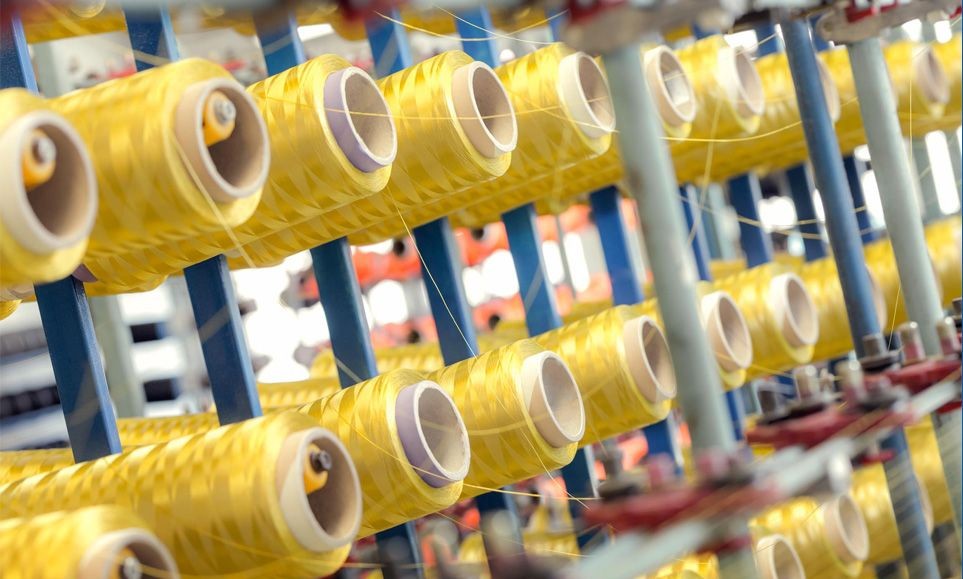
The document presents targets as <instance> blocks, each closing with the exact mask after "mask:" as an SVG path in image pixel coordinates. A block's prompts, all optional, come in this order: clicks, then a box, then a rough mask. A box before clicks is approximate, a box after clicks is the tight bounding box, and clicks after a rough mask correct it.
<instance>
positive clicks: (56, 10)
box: [21, 0, 127, 44]
mask: <svg viewBox="0 0 963 579" xmlns="http://www.w3.org/2000/svg"><path fill="white" fill-rule="evenodd" d="M106 5H107V2H106V0H72V1H70V2H64V3H58V2H32V3H31V5H30V9H29V10H24V11H23V12H22V16H21V18H22V20H23V28H24V32H25V33H26V35H27V42H29V43H31V44H34V43H38V42H49V41H51V40H60V39H61V38H72V37H74V36H85V35H88V34H103V33H105V32H117V31H118V30H124V29H125V28H126V27H127V23H126V21H125V20H124V13H123V12H121V11H120V10H117V9H115V8H113V7H112V8H106Z"/></svg>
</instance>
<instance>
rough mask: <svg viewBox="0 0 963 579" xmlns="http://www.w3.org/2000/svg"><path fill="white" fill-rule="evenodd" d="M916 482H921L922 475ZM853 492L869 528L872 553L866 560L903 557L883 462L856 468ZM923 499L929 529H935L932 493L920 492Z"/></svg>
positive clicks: (870, 552)
mask: <svg viewBox="0 0 963 579" xmlns="http://www.w3.org/2000/svg"><path fill="white" fill-rule="evenodd" d="M914 476H915V474H914ZM916 481H917V483H919V478H918V477H916ZM922 489H923V486H922V485H920V490H922ZM850 494H852V496H853V499H854V500H855V501H856V503H857V504H858V505H859V510H860V511H861V512H862V514H863V519H865V520H866V528H867V529H868V530H869V554H868V555H867V557H866V562H867V563H872V564H881V563H888V562H890V561H896V560H901V559H902V558H903V549H902V547H901V546H900V542H899V531H898V530H897V529H896V515H895V514H894V513H893V503H892V501H891V500H890V495H889V488H888V486H887V484H886V472H885V471H884V470H883V465H881V464H874V465H870V466H865V467H863V468H860V469H858V470H856V472H854V473H853V485H852V489H851V490H850ZM920 498H921V499H923V516H924V517H925V518H926V525H927V530H928V531H929V532H932V530H933V507H932V505H931V504H930V502H929V495H928V494H927V493H920Z"/></svg>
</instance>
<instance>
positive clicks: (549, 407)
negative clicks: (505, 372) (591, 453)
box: [521, 352, 585, 448]
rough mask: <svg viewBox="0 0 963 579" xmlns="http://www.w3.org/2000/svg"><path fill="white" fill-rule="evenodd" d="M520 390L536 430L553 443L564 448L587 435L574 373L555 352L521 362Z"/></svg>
mask: <svg viewBox="0 0 963 579" xmlns="http://www.w3.org/2000/svg"><path fill="white" fill-rule="evenodd" d="M521 381H522V383H521V392H522V395H523V397H524V398H523V401H524V403H525V407H526V408H528V413H529V416H531V418H532V422H534V423H535V429H536V430H538V433H539V434H540V435H541V436H542V438H543V439H545V442H547V443H548V444H549V445H550V446H552V447H554V448H562V447H564V446H567V445H569V444H571V443H573V442H578V441H579V440H581V439H582V436H583V435H584V434H585V407H584V406H583V405H582V395H581V393H580V392H579V390H578V385H577V384H576V383H575V378H574V377H573V376H572V372H571V371H570V370H569V369H568V366H566V365H565V362H563V361H562V359H561V358H559V357H558V355H556V354H555V353H553V352H540V353H538V354H535V355H534V356H529V357H527V358H525V361H524V362H522V375H521Z"/></svg>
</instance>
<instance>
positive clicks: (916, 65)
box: [913, 46, 950, 105]
mask: <svg viewBox="0 0 963 579" xmlns="http://www.w3.org/2000/svg"><path fill="white" fill-rule="evenodd" d="M919 48H922V52H920V53H916V54H914V55H913V77H914V79H915V81H916V85H917V86H918V87H920V90H921V91H923V94H924V95H926V98H927V100H929V101H930V102H932V103H937V104H941V105H945V104H946V103H948V102H950V81H949V78H947V76H946V70H945V69H944V68H943V63H942V62H940V59H939V58H937V56H936V54H935V53H934V52H933V49H932V48H931V47H929V46H923V47H919Z"/></svg>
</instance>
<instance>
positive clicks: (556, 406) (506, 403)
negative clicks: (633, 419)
mask: <svg viewBox="0 0 963 579" xmlns="http://www.w3.org/2000/svg"><path fill="white" fill-rule="evenodd" d="M425 377H426V378H427V379H429V380H433V381H435V382H437V383H438V384H440V385H441V387H442V388H444V389H445V390H447V391H448V392H449V394H451V396H452V398H453V399H454V400H455V405H456V406H457V407H458V410H459V411H460V412H461V415H462V418H463V419H464V421H465V427H466V428H467V429H468V435H469V438H470V443H471V467H470V469H469V471H468V476H467V477H466V478H465V487H464V491H463V492H462V498H467V497H474V496H477V495H480V494H482V493H484V492H486V491H489V490H492V489H496V488H499V487H502V486H504V485H506V484H510V483H513V482H516V481H519V480H523V479H526V478H531V477H533V476H535V475H538V474H542V473H544V472H547V471H551V470H554V469H556V468H559V467H561V466H563V465H566V464H568V463H569V462H570V461H571V460H572V457H574V456H575V449H576V448H577V447H578V442H579V440H581V438H582V435H583V434H584V432H585V411H584V409H583V406H582V400H581V397H580V395H579V391H578V386H577V385H576V384H575V381H574V379H573V378H572V374H571V372H569V369H568V368H567V367H566V366H565V363H564V362H562V360H561V359H560V358H559V357H558V356H557V355H556V354H553V353H552V352H549V351H547V350H545V349H544V348H542V347H541V346H539V345H538V344H536V343H535V342H533V341H531V340H522V341H519V342H516V343H514V344H511V345H509V346H505V347H502V348H498V349H495V350H492V351H490V352H486V353H484V354H481V355H480V356H477V357H474V358H470V359H468V360H464V361H462V362H458V363H457V364H452V365H450V366H446V367H445V368H442V369H440V370H437V371H435V372H430V373H428V374H426V375H425Z"/></svg>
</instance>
